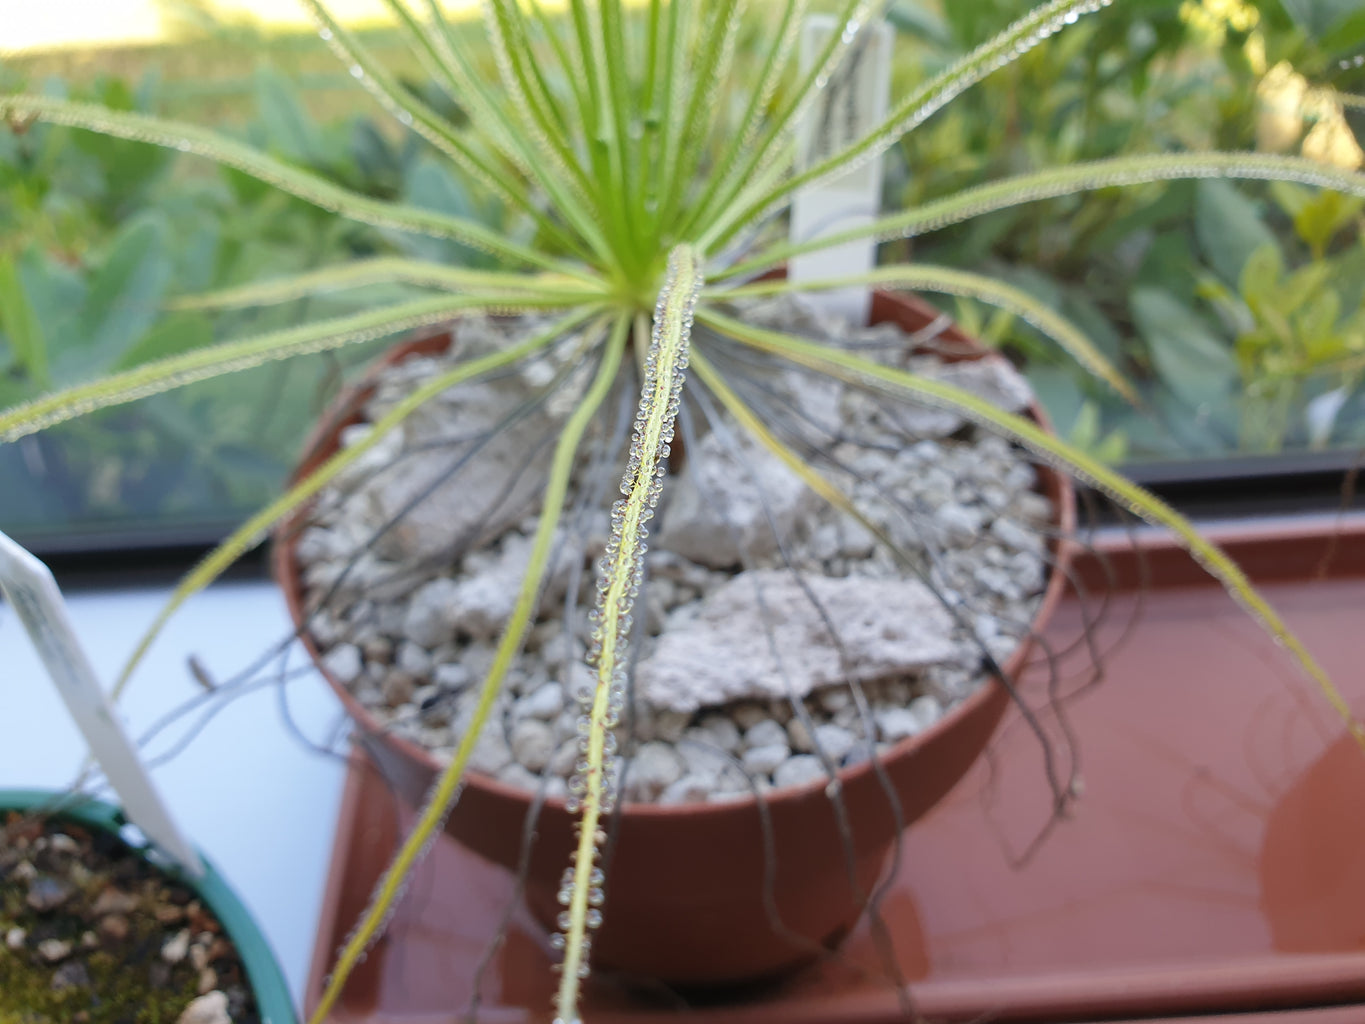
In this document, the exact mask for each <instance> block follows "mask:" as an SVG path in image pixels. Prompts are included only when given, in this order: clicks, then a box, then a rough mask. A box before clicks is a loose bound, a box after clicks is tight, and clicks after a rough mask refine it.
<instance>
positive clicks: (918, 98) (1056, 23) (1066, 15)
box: [702, 0, 1109, 249]
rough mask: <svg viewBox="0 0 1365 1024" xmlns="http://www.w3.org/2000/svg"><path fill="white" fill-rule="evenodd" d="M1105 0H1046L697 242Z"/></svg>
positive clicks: (716, 238)
mask: <svg viewBox="0 0 1365 1024" xmlns="http://www.w3.org/2000/svg"><path fill="white" fill-rule="evenodd" d="M1108 3H1109V0H1051V2H1050V3H1045V4H1042V5H1040V6H1038V7H1036V8H1034V9H1033V10H1031V11H1030V12H1029V13H1028V14H1026V15H1024V16H1023V17H1022V18H1020V19H1019V20H1018V21H1016V22H1015V23H1014V24H1012V25H1010V26H1009V27H1008V28H1007V29H1005V30H1004V31H1003V32H1001V33H1000V34H999V35H997V36H996V37H995V38H994V39H991V40H989V41H988V42H986V43H983V44H982V45H981V46H978V47H977V48H976V49H975V50H973V51H972V52H971V53H969V54H967V55H966V56H964V57H962V58H961V59H960V60H958V61H957V62H956V63H955V64H954V65H953V66H952V67H950V68H948V69H947V70H946V71H943V72H942V73H940V74H938V75H936V76H934V77H933V78H932V79H930V80H929V81H928V82H926V83H925V84H924V85H922V86H920V87H919V88H918V89H916V90H914V91H913V92H912V93H911V94H910V95H909V96H908V97H906V98H905V99H903V100H901V101H900V102H899V103H897V104H896V105H895V106H894V107H893V108H892V110H891V112H890V113H889V114H888V115H887V117H886V120H885V121H883V122H882V123H881V124H880V125H879V126H878V127H876V128H874V129H873V130H872V131H870V132H868V133H867V134H866V135H864V136H863V137H862V138H861V139H859V140H858V141H857V142H855V143H852V144H851V145H849V146H847V147H846V148H844V149H843V150H841V151H840V152H838V153H835V154H833V155H832V156H830V157H828V158H827V159H825V160H822V161H820V162H819V163H817V164H816V165H815V166H813V167H811V168H809V169H807V170H805V171H803V172H801V173H800V174H797V175H795V176H794V177H791V178H789V179H788V180H787V181H785V182H783V183H782V184H781V185H780V186H778V187H777V188H776V189H775V190H772V191H770V192H768V193H756V192H754V191H752V190H751V191H750V192H749V193H748V194H749V195H751V196H756V198H753V199H752V200H751V201H750V202H749V203H747V204H745V203H744V202H743V201H741V202H740V203H737V204H736V208H737V209H739V210H742V212H739V213H737V214H735V215H732V216H727V217H722V218H721V219H720V222H719V223H718V224H717V226H716V227H715V228H714V229H713V230H712V231H711V232H708V234H707V235H705V236H703V239H702V244H703V245H705V246H706V247H707V248H708V249H715V248H719V247H720V246H723V245H724V244H725V243H726V242H727V241H728V240H729V238H730V237H732V235H733V234H734V231H735V230H736V229H737V228H738V226H739V225H741V224H747V223H750V222H752V221H753V220H755V219H762V218H763V217H766V216H769V215H771V214H772V213H775V212H776V211H777V210H779V209H781V208H782V207H783V206H785V205H786V204H787V203H789V202H790V201H791V196H792V194H793V193H794V192H795V191H796V190H797V189H799V188H802V187H803V186H806V185H814V184H818V183H820V182H823V181H828V180H829V179H830V178H834V177H837V176H839V175H841V174H844V173H846V172H848V171H851V170H853V169H854V168H856V167H859V166H861V165H862V164H864V163H866V162H867V161H869V160H871V159H873V158H874V157H876V156H877V155H878V154H879V153H882V152H885V150H886V149H887V148H889V147H890V146H892V145H893V144H895V142H896V141H897V140H899V139H900V138H901V136H903V135H904V134H905V133H906V132H908V131H911V130H912V129H914V128H916V127H918V126H919V125H921V124H923V123H924V122H925V121H926V120H928V119H929V118H930V117H931V116H932V115H933V114H935V113H937V112H938V111H939V110H940V109H942V107H943V106H944V105H945V104H946V103H948V101H949V100H951V99H952V98H953V97H955V96H957V95H958V94H959V93H960V92H962V91H963V90H964V89H966V88H967V87H968V86H970V85H973V84H975V83H976V82H979V81H980V80H981V79H982V78H984V77H986V75H988V74H990V73H991V72H992V71H994V70H996V69H997V68H999V67H1001V66H1003V65H1004V64H1007V63H1009V62H1011V61H1014V60H1018V59H1019V57H1020V56H1022V55H1023V54H1025V53H1027V52H1028V51H1029V50H1031V49H1033V48H1034V47H1035V46H1037V45H1039V44H1040V43H1041V42H1042V41H1043V40H1045V39H1047V38H1048V37H1049V36H1052V35H1055V34H1056V33H1057V32H1060V31H1062V30H1063V29H1064V28H1065V27H1066V26H1067V25H1069V24H1073V23H1074V22H1075V21H1076V20H1077V19H1078V18H1079V17H1080V16H1081V15H1084V14H1089V13H1091V12H1093V11H1097V10H1099V9H1100V8H1102V7H1105V6H1107V4H1108Z"/></svg>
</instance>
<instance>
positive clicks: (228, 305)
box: [166, 256, 606, 309]
mask: <svg viewBox="0 0 1365 1024" xmlns="http://www.w3.org/2000/svg"><path fill="white" fill-rule="evenodd" d="M368 284H409V285H418V286H427V287H432V288H441V289H443V290H445V291H448V292H454V293H461V292H476V291H484V292H489V291H493V292H497V293H499V294H525V295H527V296H529V297H531V298H533V299H539V300H544V301H550V300H552V299H555V298H558V299H562V300H565V301H573V302H597V301H601V300H602V299H604V298H605V297H606V290H605V289H604V288H602V287H600V286H599V287H597V288H589V287H586V286H585V285H584V283H583V282H582V281H581V280H580V279H579V278H576V277H565V276H563V275H561V274H509V273H499V272H497V271H487V270H466V269H465V268H463V267H451V266H447V265H445V264H443V263H429V262H427V261H425V260H405V259H398V258H395V257H390V256H379V257H375V258H374V259H367V260H352V261H351V262H349V263H339V264H337V265H336V266H332V267H323V268H321V269H319V270H310V271H308V272H306V273H303V274H296V275H294V276H292V277H284V278H271V279H269V280H265V281H253V282H252V283H251V284H246V285H242V286H240V287H237V288H225V289H222V290H220V291H216V292H207V293H205V294H202V295H189V296H183V297H180V298H176V299H172V300H171V301H169V302H168V303H167V304H166V305H167V307H168V308H170V309H233V308H238V307H244V306H268V305H272V304H274V303H278V302H290V301H292V300H294V299H301V298H303V297H305V296H307V295H312V294H314V293H316V292H325V291H334V290H338V289H345V288H359V287H363V286H364V285H368Z"/></svg>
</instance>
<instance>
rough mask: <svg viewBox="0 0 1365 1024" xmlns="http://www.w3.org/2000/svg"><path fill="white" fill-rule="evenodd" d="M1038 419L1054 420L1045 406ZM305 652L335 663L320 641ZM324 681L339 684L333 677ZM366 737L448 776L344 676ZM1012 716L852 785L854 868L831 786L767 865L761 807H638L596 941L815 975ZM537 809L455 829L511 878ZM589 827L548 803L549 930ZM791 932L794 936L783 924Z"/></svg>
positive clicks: (529, 888)
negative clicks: (913, 832)
mask: <svg viewBox="0 0 1365 1024" xmlns="http://www.w3.org/2000/svg"><path fill="white" fill-rule="evenodd" d="M937 317H938V312H937V310H935V309H933V307H931V306H928V305H927V304H925V303H923V302H920V301H918V300H915V299H913V298H907V297H903V296H893V295H889V294H885V293H877V294H876V295H875V296H874V300H873V304H872V318H871V319H872V323H874V324H875V323H883V322H888V321H889V322H894V323H896V324H897V325H899V326H900V327H901V328H902V329H904V330H906V331H908V332H914V331H919V330H921V329H923V328H925V327H926V326H928V325H929V324H930V323H932V322H933V321H934V320H935V319H937ZM449 343H450V338H449V336H448V335H442V336H439V337H432V338H426V339H422V340H419V341H415V342H410V343H408V344H406V345H402V346H399V347H398V348H397V349H395V350H394V351H393V352H391V353H390V354H389V355H388V357H387V358H386V362H393V361H396V360H401V359H403V358H406V357H408V356H409V355H412V354H414V353H421V352H432V351H438V350H440V349H443V348H444V347H446V346H447V345H448V344H449ZM933 351H935V352H937V353H938V354H940V355H942V356H943V357H944V358H947V359H951V360H957V359H979V358H1000V357H999V356H996V355H993V354H987V353H986V352H985V350H983V349H982V348H981V347H980V346H979V345H978V344H977V343H975V342H973V341H972V340H971V339H970V338H968V337H966V336H965V335H963V334H962V333H961V332H959V331H957V330H956V329H953V328H949V329H948V330H946V331H944V332H942V333H940V334H938V335H936V336H935V338H934V347H933ZM368 394H369V385H367V384H366V383H365V382H362V383H361V385H360V386H359V387H358V388H357V389H356V390H354V391H353V392H351V393H350V394H349V395H347V396H346V397H345V398H344V399H343V400H342V401H341V402H340V403H339V404H338V406H337V407H336V408H335V410H334V412H333V414H332V415H331V416H329V417H328V418H327V420H326V422H324V424H323V425H322V427H321V429H320V430H319V432H318V434H317V435H316V436H315V438H314V443H313V444H311V445H310V447H309V453H310V454H309V455H308V457H307V459H306V460H305V461H304V463H303V464H302V466H301V467H300V470H299V473H300V474H303V473H307V472H308V471H310V470H311V469H313V468H314V467H316V466H317V465H318V464H319V463H320V462H321V461H322V460H323V459H325V458H326V457H327V456H328V455H330V454H332V453H333V452H335V451H336V450H337V443H338V442H337V437H338V434H339V432H340V430H341V428H342V427H344V426H346V425H347V424H348V423H352V422H355V421H356V420H357V419H358V418H359V417H358V413H359V410H360V408H361V407H362V405H363V403H364V401H365V400H366V398H367V396H368ZM1032 415H1033V416H1034V418H1035V419H1037V420H1038V421H1040V422H1045V420H1044V417H1043V414H1042V412H1041V410H1039V409H1037V408H1036V407H1035V408H1034V409H1033V410H1032ZM1040 475H1041V480H1042V484H1041V486H1042V489H1043V491H1044V492H1045V493H1046V494H1047V495H1048V496H1049V497H1050V498H1051V499H1052V500H1053V502H1054V505H1055V507H1056V508H1057V509H1058V517H1059V518H1058V522H1057V523H1056V526H1057V528H1058V531H1059V532H1060V533H1062V534H1064V535H1065V534H1067V533H1069V532H1070V531H1071V529H1072V527H1073V526H1074V500H1073V493H1072V489H1071V486H1070V482H1069V480H1067V479H1066V478H1065V477H1062V476H1060V475H1058V474H1055V473H1053V472H1051V471H1046V470H1045V471H1042V472H1041V474H1040ZM299 521H300V520H299V519H298V518H296V519H295V520H294V521H292V522H290V523H286V524H284V525H283V526H282V528H281V531H280V534H279V537H278V538H277V543H276V546H275V550H274V566H275V573H276V577H277V579H278V581H279V583H280V585H281V587H282V588H283V590H284V594H285V598H286V601H287V602H288V605H289V609H290V613H291V615H292V616H293V618H294V621H295V622H296V623H302V622H303V619H304V601H303V598H304V593H303V587H302V583H301V579H300V573H299V567H298V562H297V558H296V555H295V544H296V540H297V535H298V532H299V531H298V528H297V527H298V523H299ZM1053 558H1054V571H1053V573H1052V575H1051V578H1050V580H1049V583H1048V587H1047V590H1046V593H1045V595H1044V598H1043V601H1042V604H1041V605H1040V608H1039V611H1038V614H1037V616H1036V618H1035V622H1034V629H1035V630H1040V629H1041V628H1042V625H1043V623H1044V622H1045V621H1046V619H1047V618H1048V617H1049V616H1050V615H1051V614H1052V611H1053V609H1054V608H1055V606H1056V604H1057V601H1058V600H1059V598H1060V596H1061V592H1062V589H1063V584H1064V576H1065V574H1064V573H1063V572H1061V571H1059V567H1061V566H1064V565H1065V564H1066V563H1067V561H1068V559H1069V554H1068V550H1067V545H1066V544H1061V545H1056V544H1054V545H1053ZM304 643H305V645H306V646H307V647H308V649H309V652H310V654H312V656H313V658H314V660H315V661H317V662H318V664H319V665H321V662H320V659H319V658H318V651H317V649H316V648H315V646H314V645H313V643H312V641H311V639H310V638H309V637H308V636H307V635H306V634H305V635H304ZM1028 651H1029V644H1027V643H1025V644H1023V645H1021V646H1020V648H1019V649H1018V650H1016V652H1015V653H1014V655H1013V656H1012V657H1011V658H1010V659H1009V662H1008V663H1007V664H1006V665H1005V666H1004V667H1005V670H1006V672H1007V673H1008V674H1010V675H1011V676H1012V675H1014V674H1016V673H1017V672H1018V670H1019V669H1020V667H1021V666H1022V665H1023V664H1024V662H1025V661H1026V659H1027V657H1028ZM323 674H324V676H326V675H327V673H326V671H325V669H324V670H323ZM329 682H331V684H332V686H333V688H334V689H335V690H336V692H337V695H338V696H339V697H340V699H341V701H342V703H343V704H344V705H345V707H346V709H347V711H348V712H349V713H350V714H351V716H352V717H353V718H354V719H355V721H356V723H357V724H358V726H359V740H360V742H361V743H362V744H363V745H364V747H365V749H366V750H367V751H368V753H369V754H370V755H371V757H372V758H373V759H374V761H375V762H376V763H377V764H378V766H379V768H380V770H381V771H382V772H383V773H384V775H385V776H386V778H387V779H388V780H389V782H390V784H391V785H392V786H393V787H394V788H395V790H396V791H397V792H398V794H399V795H400V796H402V797H403V798H404V799H405V800H407V801H409V802H411V803H414V804H417V803H420V802H421V799H422V797H423V796H424V794H425V793H426V791H427V789H428V787H429V786H430V784H431V782H432V779H433V778H434V776H435V774H436V772H437V771H438V768H439V766H438V764H437V762H436V761H435V759H433V758H432V756H431V755H430V754H429V753H428V752H427V751H426V750H423V749H421V748H419V747H417V746H416V745H414V744H412V743H410V742H408V741H407V740H404V739H402V738H399V737H396V736H392V735H389V734H387V733H386V732H385V731H384V730H383V729H382V727H381V726H380V725H379V724H378V723H377V722H376V721H375V720H374V718H372V717H371V716H370V714H369V713H368V712H367V711H366V710H365V709H364V708H363V707H361V705H360V704H359V703H358V702H357V701H355V700H354V699H353V698H352V697H351V695H350V693H349V692H348V691H347V690H346V688H345V687H344V686H342V685H340V684H339V683H337V682H336V681H335V680H334V679H331V678H330V677H329ZM1008 703H1009V698H1008V695H1007V693H1006V691H1005V688H1004V687H1003V686H1001V685H1000V684H999V683H994V684H992V685H989V686H986V687H983V688H982V689H981V690H979V691H978V692H977V693H976V694H974V695H973V696H971V697H970V698H968V699H967V700H965V701H963V702H962V703H960V704H959V705H957V706H956V707H954V708H953V709H952V710H950V711H949V712H948V713H947V714H945V715H944V717H943V718H942V719H941V720H940V721H939V722H938V723H937V724H936V725H935V726H934V727H933V728H931V729H929V730H927V731H926V732H924V733H922V734H920V735H918V736H915V737H911V738H909V739H907V740H904V741H902V742H901V743H899V744H897V745H896V746H895V747H894V748H893V749H892V750H891V751H890V752H889V753H888V754H887V755H885V756H884V757H883V758H882V759H881V763H882V766H883V767H884V769H885V773H886V775H887V776H888V777H889V779H890V783H891V785H892V787H893V788H894V790H895V794H896V799H895V804H898V805H899V806H898V807H896V806H893V802H892V801H891V800H890V799H889V798H888V795H887V793H886V792H885V790H884V789H883V786H882V783H881V782H880V781H879V779H878V778H877V775H876V773H875V772H874V770H873V768H872V766H871V765H870V764H863V765H859V766H856V767H853V768H848V769H845V770H843V771H841V772H840V773H839V783H840V789H841V791H842V792H841V799H842V802H843V805H844V807H845V808H846V811H847V814H848V820H849V822H850V826H851V828H850V831H851V833H852V846H853V857H852V863H850V861H849V858H848V856H847V854H846V850H845V845H844V840H843V839H842V838H841V833H840V830H839V827H838V823H837V817H836V810H835V804H834V802H833V801H832V800H831V799H830V797H829V795H827V793H826V785H825V784H824V783H823V782H816V783H812V784H811V785H808V786H805V787H802V788H794V789H789V790H783V791H780V792H777V793H774V794H771V795H769V796H768V797H767V798H766V800H765V803H766V817H767V819H768V826H767V827H768V831H769V837H770V839H771V843H772V847H771V848H772V849H773V850H775V851H777V856H776V857H772V856H769V854H768V853H767V847H766V845H765V825H764V814H763V813H762V812H761V809H760V807H759V804H758V801H756V800H754V799H745V800H736V801H734V802H727V803H723V804H691V805H677V806H655V805H639V804H625V805H624V808H623V810H622V812H621V813H620V815H619V821H618V822H617V823H616V825H615V829H616V838H615V845H614V848H613V853H612V855H611V861H610V864H609V866H608V872H607V886H606V903H605V905H604V907H603V913H604V923H603V925H602V927H601V928H600V929H599V930H598V932H597V933H596V934H595V935H594V938H593V958H594V961H595V963H596V964H597V965H598V966H599V967H604V968H611V969H614V970H617V971H621V972H626V973H629V974H638V975H641V976H645V977H650V978H657V979H662V980H665V981H667V982H669V983H672V984H676V985H716V984H725V983H731V982H737V981H742V980H752V979H755V978H761V977H764V976H768V975H774V974H777V973H780V972H783V971H786V970H789V969H791V968H794V967H797V966H799V965H801V964H803V963H807V962H809V961H811V960H812V959H814V958H815V957H817V956H818V955H819V954H820V952H821V950H822V949H823V948H826V947H828V946H830V945H832V944H834V943H836V942H837V941H838V940H839V938H840V937H842V936H843V935H844V934H846V933H847V931H848V930H849V929H850V928H851V927H852V926H853V925H854V924H855V923H856V921H857V920H858V918H859V916H860V915H861V913H862V912H863V910H864V907H865V904H866V901H867V898H868V895H869V894H870V893H872V892H873V891H874V889H875V887H876V885H877V882H878V878H879V876H880V875H881V873H882V870H883V867H884V865H885V864H886V863H887V859H888V854H889V853H890V852H891V850H892V848H893V846H894V844H895V842H896V838H897V836H898V833H899V828H901V827H904V826H906V825H908V824H910V823H911V822H913V821H914V820H915V819H917V818H919V817H920V816H921V815H923V814H924V813H925V812H926V811H928V810H929V809H930V808H931V807H933V806H934V804H936V803H937V802H938V801H939V800H940V799H941V798H942V797H943V796H944V795H945V794H946V793H947V792H948V791H949V790H950V789H951V788H952V787H953V785H954V784H955V783H956V782H957V781H958V780H959V779H960V778H961V777H962V775H963V774H964V773H965V772H966V771H967V768H968V767H969V766H970V765H971V764H972V762H973V761H975V760H976V758H977V757H978V756H979V755H980V754H981V752H982V750H983V749H984V748H985V746H986V744H987V742H988V741H989V739H990V736H991V734H992V732H993V731H994V729H995V727H996V725H997V724H998V722H999V720H1000V717H1001V715H1002V714H1003V712H1004V710H1005V708H1006V706H1007V705H1008ZM530 802H531V795H530V794H529V793H527V792H525V791H523V790H520V789H514V788H512V787H510V786H507V785H504V784H502V783H500V782H497V781H495V780H494V779H491V778H488V777H486V776H481V775H477V774H471V775H469V776H468V778H467V785H466V787H465V789H464V792H463V794H462V795H461V797H460V800H459V802H458V803H457V804H456V806H455V809H454V810H453V812H452V813H451V815H450V816H449V818H448V819H447V821H446V831H447V832H448V833H449V834H450V835H451V836H453V837H454V838H455V839H457V840H458V841H459V842H461V843H462V844H464V845H465V846H467V847H468V848H470V849H471V850H473V851H475V852H476V853H478V854H480V855H481V856H483V857H485V858H487V859H488V860H491V861H493V862H495V863H497V864H500V865H503V866H504V867H507V868H509V869H512V870H515V869H516V867H517V865H518V863H519V861H520V858H521V853H522V835H523V829H524V824H525V819H526V815H527V811H528V809H529V806H530ZM574 822H575V817H574V816H573V815H571V814H570V813H569V812H568V811H567V810H566V809H565V806H564V804H563V802H562V801H560V800H548V801H547V802H546V804H545V806H544V808H543V809H542V811H541V813H540V817H539V819H538V820H537V823H536V838H535V842H534V845H533V848H532V851H531V855H530V869H529V874H528V876H527V881H526V890H525V891H526V901H527V903H528V905H529V907H530V909H531V910H532V912H533V913H534V914H535V915H536V916H537V917H538V918H539V919H540V921H541V922H542V923H544V924H545V925H546V926H547V928H552V927H553V924H552V923H553V921H554V918H555V916H556V915H557V914H558V912H559V910H560V907H559V904H558V902H557V901H556V893H557V891H558V889H559V880H560V878H561V876H562V874H563V872H564V869H565V867H566V866H567V865H568V863H569V855H570V850H571V849H572V845H573V844H572V840H573V835H574ZM774 911H775V912H776V921H780V925H781V926H780V927H776V926H775V920H774Z"/></svg>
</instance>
